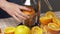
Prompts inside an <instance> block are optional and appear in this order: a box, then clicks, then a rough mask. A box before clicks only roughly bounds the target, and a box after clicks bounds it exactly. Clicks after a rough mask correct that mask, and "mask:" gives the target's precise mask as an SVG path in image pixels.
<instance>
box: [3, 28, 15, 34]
mask: <svg viewBox="0 0 60 34" xmlns="http://www.w3.org/2000/svg"><path fill="white" fill-rule="evenodd" d="M14 32H15V27H7V28H5V29H4V34H14Z"/></svg>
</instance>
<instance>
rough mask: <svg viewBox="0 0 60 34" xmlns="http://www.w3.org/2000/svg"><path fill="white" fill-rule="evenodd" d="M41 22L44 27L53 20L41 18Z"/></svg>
mask: <svg viewBox="0 0 60 34" xmlns="http://www.w3.org/2000/svg"><path fill="white" fill-rule="evenodd" d="M40 22H41V24H43V25H47V24H48V23H49V22H51V18H49V17H40Z"/></svg>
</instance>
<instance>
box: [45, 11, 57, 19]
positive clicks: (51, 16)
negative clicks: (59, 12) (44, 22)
mask: <svg viewBox="0 0 60 34" xmlns="http://www.w3.org/2000/svg"><path fill="white" fill-rule="evenodd" d="M45 16H47V17H49V18H53V17H56V14H55V13H54V12H52V11H48V12H46V14H45Z"/></svg>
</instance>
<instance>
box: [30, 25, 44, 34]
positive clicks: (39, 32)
mask: <svg viewBox="0 0 60 34" xmlns="http://www.w3.org/2000/svg"><path fill="white" fill-rule="evenodd" d="M31 34H43V30H42V29H41V28H39V27H38V26H35V27H33V28H32V30H31Z"/></svg>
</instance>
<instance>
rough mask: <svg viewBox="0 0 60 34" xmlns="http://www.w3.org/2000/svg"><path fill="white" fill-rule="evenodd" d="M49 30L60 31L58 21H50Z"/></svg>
mask: <svg viewBox="0 0 60 34" xmlns="http://www.w3.org/2000/svg"><path fill="white" fill-rule="evenodd" d="M48 29H49V31H59V30H60V28H59V26H58V25H57V24H56V23H49V24H48Z"/></svg>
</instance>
